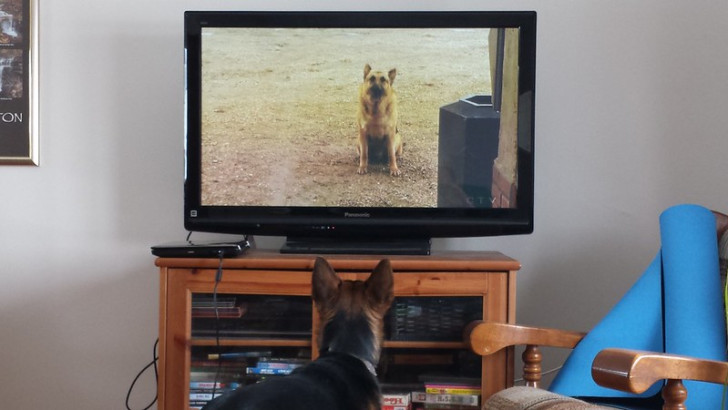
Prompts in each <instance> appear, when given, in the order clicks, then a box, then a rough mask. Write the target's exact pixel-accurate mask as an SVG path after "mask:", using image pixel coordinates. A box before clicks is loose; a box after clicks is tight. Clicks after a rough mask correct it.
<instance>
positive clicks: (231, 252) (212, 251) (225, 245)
mask: <svg viewBox="0 0 728 410" xmlns="http://www.w3.org/2000/svg"><path fill="white" fill-rule="evenodd" d="M248 248H250V243H249V242H248V241H247V240H242V241H240V242H223V241H181V242H170V243H163V244H160V245H154V246H152V255H155V256H159V257H162V258H231V257H234V256H238V255H242V254H243V253H244V252H245V251H246V250H248Z"/></svg>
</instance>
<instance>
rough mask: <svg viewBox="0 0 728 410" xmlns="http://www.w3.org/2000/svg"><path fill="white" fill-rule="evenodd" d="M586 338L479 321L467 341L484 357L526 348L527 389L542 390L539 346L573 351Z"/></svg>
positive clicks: (467, 334)
mask: <svg viewBox="0 0 728 410" xmlns="http://www.w3.org/2000/svg"><path fill="white" fill-rule="evenodd" d="M585 334H586V333H582V332H569V331H565V330H558V329H547V328H539V327H526V326H517V325H510V324H507V323H494V322H483V321H481V320H476V321H474V322H472V323H470V325H468V326H467V327H466V328H465V332H464V335H463V337H464V339H465V342H466V343H467V344H468V346H469V347H470V350H472V351H473V352H475V353H477V354H479V355H481V356H486V355H489V354H493V353H495V352H497V351H499V350H502V349H505V348H507V347H511V346H515V345H526V349H525V350H524V351H523V355H522V356H521V358H522V359H523V380H524V381H525V382H526V386H531V387H539V385H540V384H541V359H542V356H541V351H540V350H539V346H549V347H563V348H568V349H573V348H574V346H576V345H577V343H579V341H581V339H583V338H584V335H585Z"/></svg>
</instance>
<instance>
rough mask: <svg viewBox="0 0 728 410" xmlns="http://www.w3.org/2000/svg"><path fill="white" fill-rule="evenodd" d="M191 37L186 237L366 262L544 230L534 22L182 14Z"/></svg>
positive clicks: (532, 18) (481, 14)
mask: <svg viewBox="0 0 728 410" xmlns="http://www.w3.org/2000/svg"><path fill="white" fill-rule="evenodd" d="M184 36H185V42H184V44H185V64H184V67H185V184H184V223H185V228H186V229H187V230H189V231H204V232H217V233H232V234H246V235H271V236H286V237H287V242H286V245H284V248H283V251H284V252H364V253H366V252H371V253H375V252H376V253H400V252H402V253H428V252H429V243H430V239H431V238H434V237H473V236H494V235H514V234H528V233H531V232H532V231H533V203H534V200H533V199H534V195H533V194H534V87H535V63H536V13H535V12H532V11H514V12H502V11H500V12H487V11H477V12H409V11H407V12H243V11H187V12H186V13H185V25H184ZM363 152H366V153H367V154H368V155H366V156H364V155H362V153H363ZM393 158H394V159H393Z"/></svg>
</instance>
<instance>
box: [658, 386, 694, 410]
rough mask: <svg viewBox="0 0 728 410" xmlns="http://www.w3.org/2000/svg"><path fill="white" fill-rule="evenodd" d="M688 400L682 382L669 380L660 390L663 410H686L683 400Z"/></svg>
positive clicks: (686, 391)
mask: <svg viewBox="0 0 728 410" xmlns="http://www.w3.org/2000/svg"><path fill="white" fill-rule="evenodd" d="M687 398H688V390H687V389H686V388H685V386H684V385H683V383H682V380H677V379H669V380H668V381H667V384H665V387H663V388H662V399H663V400H665V403H664V404H663V405H662V409H663V410H686V409H687V407H685V400H687Z"/></svg>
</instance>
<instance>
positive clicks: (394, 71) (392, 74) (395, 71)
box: [389, 68, 397, 85]
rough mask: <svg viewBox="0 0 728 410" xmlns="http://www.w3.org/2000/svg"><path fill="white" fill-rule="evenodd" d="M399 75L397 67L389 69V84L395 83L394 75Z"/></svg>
mask: <svg viewBox="0 0 728 410" xmlns="http://www.w3.org/2000/svg"><path fill="white" fill-rule="evenodd" d="M396 76H397V69H396V68H393V69H391V70H389V85H392V84H394V77H396Z"/></svg>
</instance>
